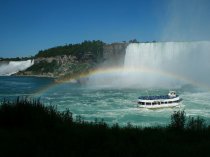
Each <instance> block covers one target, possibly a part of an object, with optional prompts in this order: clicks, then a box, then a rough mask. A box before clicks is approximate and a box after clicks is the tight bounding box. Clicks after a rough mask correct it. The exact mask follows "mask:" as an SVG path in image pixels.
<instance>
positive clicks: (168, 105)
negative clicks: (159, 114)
mask: <svg viewBox="0 0 210 157" xmlns="http://www.w3.org/2000/svg"><path fill="white" fill-rule="evenodd" d="M179 106H180V103H171V104H160V105H138V107H139V108H148V109H161V108H174V107H179Z"/></svg>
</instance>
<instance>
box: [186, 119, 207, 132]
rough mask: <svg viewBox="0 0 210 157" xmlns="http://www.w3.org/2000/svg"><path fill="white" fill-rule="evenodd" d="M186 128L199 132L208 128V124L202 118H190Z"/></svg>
mask: <svg viewBox="0 0 210 157" xmlns="http://www.w3.org/2000/svg"><path fill="white" fill-rule="evenodd" d="M186 128H187V129H188V130H193V131H199V130H204V129H205V128H206V124H205V121H204V119H202V118H200V117H196V118H194V117H189V118H188V122H187V126H186Z"/></svg>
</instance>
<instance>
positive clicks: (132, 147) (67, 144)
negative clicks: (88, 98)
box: [0, 99, 210, 157]
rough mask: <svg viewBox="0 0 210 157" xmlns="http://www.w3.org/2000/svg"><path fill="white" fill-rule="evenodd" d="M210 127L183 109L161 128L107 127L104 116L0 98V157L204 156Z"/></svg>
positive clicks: (209, 140)
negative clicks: (92, 117) (87, 116)
mask: <svg viewBox="0 0 210 157" xmlns="http://www.w3.org/2000/svg"><path fill="white" fill-rule="evenodd" d="M209 132H210V126H207V125H205V123H204V122H203V120H202V119H199V118H188V117H186V115H185V113H184V112H183V111H178V112H175V113H174V114H173V115H172V116H171V123H170V124H168V125H167V126H166V127H145V128H142V127H136V126H133V125H132V124H131V123H128V124H127V126H125V127H119V125H118V124H117V123H116V124H113V125H112V126H108V125H107V124H106V123H105V122H104V121H103V119H101V120H97V119H96V120H95V122H87V121H85V120H84V119H83V118H82V117H81V116H77V117H76V118H75V119H73V115H72V113H71V112H70V111H69V110H66V111H64V112H58V111H57V110H56V109H55V108H54V107H46V106H44V105H43V104H42V103H40V102H39V101H37V100H32V101H28V100H19V99H18V100H16V101H13V102H6V101H4V102H2V103H1V106H0V139H1V140H0V148H1V155H2V156H23V155H27V156H92V157H93V156H144V157H145V156H180V155H181V156H191V157H192V156H198V155H199V156H207V155H208V154H209V149H208V148H209V144H210V133H209Z"/></svg>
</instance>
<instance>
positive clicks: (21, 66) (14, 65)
mask: <svg viewBox="0 0 210 157" xmlns="http://www.w3.org/2000/svg"><path fill="white" fill-rule="evenodd" d="M33 64H34V60H27V61H9V62H8V63H5V62H4V63H2V64H0V76H4V75H7V76H8V75H12V74H14V73H17V72H18V71H22V70H25V69H27V68H29V67H30V66H32V65H33Z"/></svg>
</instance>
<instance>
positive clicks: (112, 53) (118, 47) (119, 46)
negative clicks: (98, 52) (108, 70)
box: [103, 43, 128, 66]
mask: <svg viewBox="0 0 210 157" xmlns="http://www.w3.org/2000/svg"><path fill="white" fill-rule="evenodd" d="M127 46H128V43H112V44H107V45H104V47H103V57H104V62H103V65H107V66H120V65H123V63H124V57H125V52H126V47H127Z"/></svg>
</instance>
